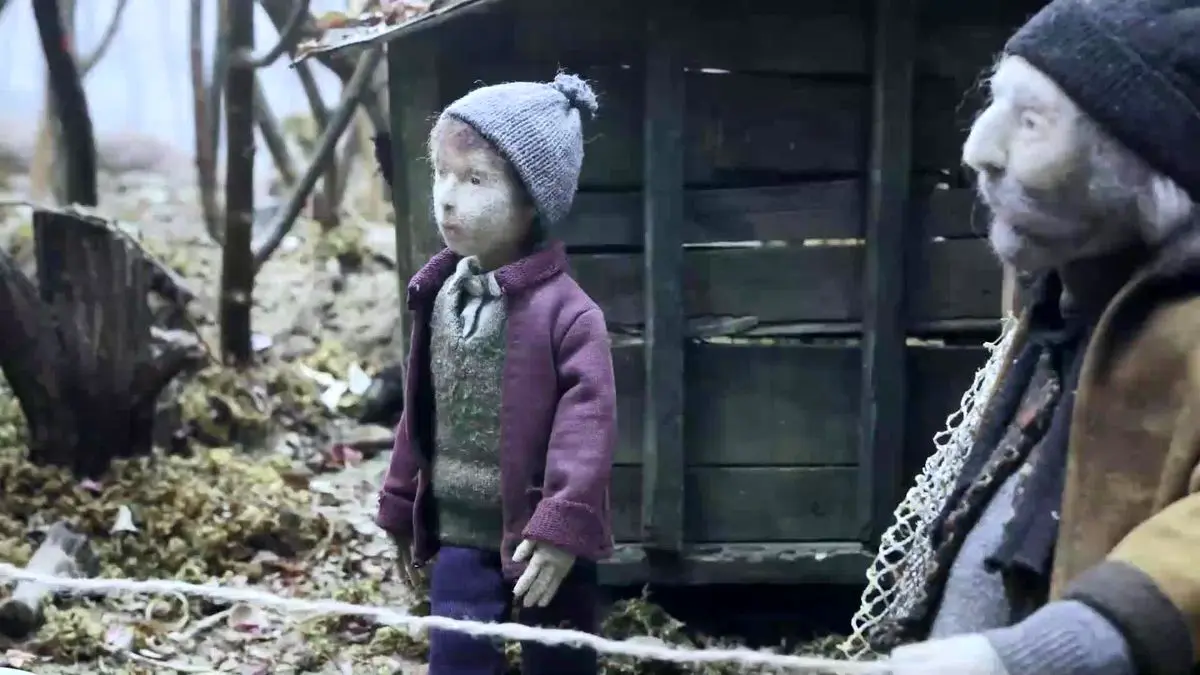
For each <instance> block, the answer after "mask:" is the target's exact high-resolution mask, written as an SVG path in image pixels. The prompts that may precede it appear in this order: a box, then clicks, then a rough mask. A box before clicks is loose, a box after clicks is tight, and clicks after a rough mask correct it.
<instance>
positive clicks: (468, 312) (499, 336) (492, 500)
mask: <svg viewBox="0 0 1200 675" xmlns="http://www.w3.org/2000/svg"><path fill="white" fill-rule="evenodd" d="M506 323H507V321H506V316H505V307H504V300H503V298H502V297H501V295H500V287H499V285H498V284H497V283H496V277H495V275H494V274H492V273H487V272H484V271H483V270H481V269H480V268H479V263H478V261H477V260H476V259H475V258H464V259H462V260H461V261H459V263H458V267H457V269H456V270H455V272H454V274H453V275H452V276H451V277H450V278H449V279H447V280H446V283H445V284H444V285H443V286H442V288H441V290H440V291H438V295H437V298H436V300H435V301H434V305H433V320H432V322H431V328H432V334H431V338H430V341H431V342H430V349H431V359H430V366H431V371H432V374H433V391H434V401H435V404H436V406H437V407H436V411H437V412H436V417H437V423H436V430H435V437H434V457H433V480H432V488H433V496H434V503H435V504H436V506H437V516H438V535H439V537H440V541H441V543H442V544H444V545H447V546H463V547H471V548H480V549H484V550H499V548H500V539H501V537H502V535H503V512H502V509H501V501H500V457H499V450H500V394H501V380H502V377H503V370H504V353H505V348H506V338H505V324H506Z"/></svg>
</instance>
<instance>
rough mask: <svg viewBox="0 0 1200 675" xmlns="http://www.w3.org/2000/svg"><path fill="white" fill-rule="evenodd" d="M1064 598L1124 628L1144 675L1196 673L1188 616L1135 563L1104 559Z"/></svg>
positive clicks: (1067, 592) (1078, 580) (1127, 640)
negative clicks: (1079, 603) (1080, 604)
mask: <svg viewBox="0 0 1200 675" xmlns="http://www.w3.org/2000/svg"><path fill="white" fill-rule="evenodd" d="M1064 597H1066V598H1070V599H1074V600H1078V601H1080V602H1082V603H1084V604H1086V605H1087V606H1089V607H1091V608H1092V609H1094V610H1095V611H1096V612H1098V613H1099V614H1101V615H1102V616H1103V617H1104V618H1106V619H1108V621H1109V622H1111V623H1112V624H1113V625H1114V626H1116V627H1117V628H1118V629H1119V630H1120V631H1121V634H1122V635H1124V637H1125V641H1126V642H1128V644H1129V650H1130V653H1131V654H1132V656H1133V662H1134V665H1135V666H1136V668H1137V671H1138V672H1139V673H1145V674H1146V675H1188V673H1190V672H1191V671H1192V666H1193V665H1194V659H1195V655H1194V648H1193V646H1192V634H1191V631H1190V630H1189V628H1188V624H1187V622H1186V621H1185V619H1184V616H1183V615H1182V614H1181V613H1180V611H1179V609H1178V608H1177V607H1175V605H1174V604H1173V603H1172V602H1171V601H1170V599H1168V598H1167V596H1166V595H1165V594H1164V593H1163V592H1162V591H1161V590H1159V588H1158V586H1157V585H1156V584H1155V583H1154V580H1153V579H1151V578H1150V577H1149V576H1147V575H1146V574H1145V573H1144V572H1142V571H1141V570H1139V569H1138V568H1136V567H1134V566H1133V565H1130V564H1128V563H1124V562H1119V561H1115V560H1108V561H1105V562H1103V563H1100V564H1099V565H1097V566H1095V567H1093V568H1091V569H1089V570H1088V571H1086V572H1084V573H1083V574H1081V575H1079V577H1078V578H1077V579H1076V580H1075V581H1073V582H1071V585H1070V586H1068V587H1067V590H1066V593H1065V594H1064Z"/></svg>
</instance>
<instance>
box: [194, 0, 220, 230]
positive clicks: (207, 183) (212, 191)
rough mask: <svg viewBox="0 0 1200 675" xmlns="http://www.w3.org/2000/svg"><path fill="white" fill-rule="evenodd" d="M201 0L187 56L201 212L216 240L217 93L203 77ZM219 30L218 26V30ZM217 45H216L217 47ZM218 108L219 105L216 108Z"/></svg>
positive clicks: (217, 223) (196, 0)
mask: <svg viewBox="0 0 1200 675" xmlns="http://www.w3.org/2000/svg"><path fill="white" fill-rule="evenodd" d="M203 4H204V0H192V4H191V14H190V22H191V23H190V27H189V35H188V38H189V58H190V65H191V71H192V99H193V100H192V115H193V126H194V127H195V131H196V138H195V143H196V179H197V184H198V189H199V191H200V211H201V217H202V218H204V228H205V230H207V231H208V236H209V237H211V238H212V240H213V241H215V242H220V241H221V240H222V239H223V237H222V234H221V232H222V226H221V209H220V207H219V206H218V205H217V146H216V144H215V140H214V139H213V135H212V133H211V130H212V128H213V127H218V128H219V127H220V121H219V120H217V121H214V120H213V119H212V117H211V116H210V115H212V108H213V106H212V101H211V99H212V98H213V97H214V96H218V97H219V96H220V92H219V91H217V90H215V89H213V88H211V87H209V86H208V84H207V83H206V82H205V78H204V36H203V30H202V26H203V23H204V21H203V19H204V11H203ZM221 30H222V28H221V26H220V25H218V26H217V31H218V32H220V31H221ZM218 48H219V47H218ZM218 110H219V108H218Z"/></svg>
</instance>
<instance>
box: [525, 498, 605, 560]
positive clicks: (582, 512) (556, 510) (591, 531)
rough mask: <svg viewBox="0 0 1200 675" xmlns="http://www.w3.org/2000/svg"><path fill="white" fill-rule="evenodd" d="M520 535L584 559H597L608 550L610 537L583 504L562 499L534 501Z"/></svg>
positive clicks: (597, 519) (593, 512) (597, 515)
mask: <svg viewBox="0 0 1200 675" xmlns="http://www.w3.org/2000/svg"><path fill="white" fill-rule="evenodd" d="M521 536H522V537H524V538H525V539H531V540H533V541H540V542H543V543H546V544H550V545H551V546H556V547H558V548H561V549H562V550H564V551H566V552H568V553H571V554H573V555H574V556H575V557H577V558H584V559H586V560H593V561H596V560H599V559H600V558H603V557H605V556H607V555H608V554H609V553H610V552H611V551H612V537H611V536H610V535H609V533H608V528H607V527H605V525H604V522H603V521H602V520H601V518H600V516H599V514H597V513H596V512H595V511H594V510H593V509H592V508H591V507H589V506H587V505H586V504H580V503H578V502H569V501H566V500H563V499H543V500H542V501H540V502H538V505H537V508H536V509H534V511H533V517H532V518H530V519H529V524H528V525H526V526H525V531H524V532H522V533H521Z"/></svg>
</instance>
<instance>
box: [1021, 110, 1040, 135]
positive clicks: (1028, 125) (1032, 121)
mask: <svg viewBox="0 0 1200 675" xmlns="http://www.w3.org/2000/svg"><path fill="white" fill-rule="evenodd" d="M1020 123H1021V129H1022V130H1024V131H1037V130H1038V129H1039V128H1040V127H1041V126H1042V116H1041V115H1038V114H1037V113H1035V112H1031V111H1029V110H1026V111H1023V112H1022V113H1021V117H1020Z"/></svg>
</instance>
